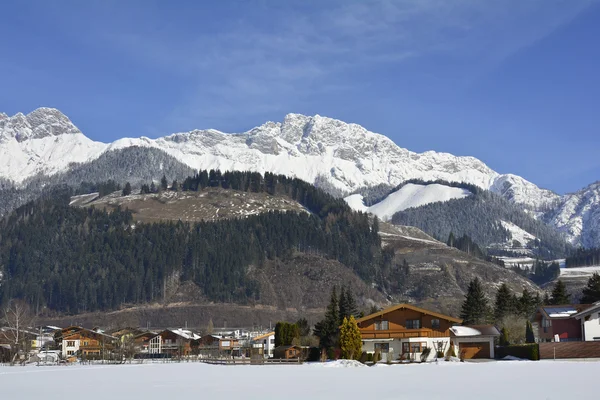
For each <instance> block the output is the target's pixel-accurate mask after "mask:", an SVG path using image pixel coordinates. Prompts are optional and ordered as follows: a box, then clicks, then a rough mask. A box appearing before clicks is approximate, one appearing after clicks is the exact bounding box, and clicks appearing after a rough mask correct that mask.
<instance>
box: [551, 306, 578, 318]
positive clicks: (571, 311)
mask: <svg viewBox="0 0 600 400" xmlns="http://www.w3.org/2000/svg"><path fill="white" fill-rule="evenodd" d="M544 311H545V312H546V314H548V317H549V318H570V317H571V316H573V315H575V314H577V308H575V307H573V306H562V307H544Z"/></svg>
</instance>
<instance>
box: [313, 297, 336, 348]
mask: <svg viewBox="0 0 600 400" xmlns="http://www.w3.org/2000/svg"><path fill="white" fill-rule="evenodd" d="M339 326H340V310H339V303H338V295H337V290H336V288H335V286H334V287H333V290H332V291H331V298H330V300H329V305H328V306H327V311H325V318H324V319H323V320H322V321H320V322H318V323H317V324H316V325H315V336H317V337H318V338H319V341H320V346H321V348H324V349H333V348H335V347H337V344H338V338H339Z"/></svg>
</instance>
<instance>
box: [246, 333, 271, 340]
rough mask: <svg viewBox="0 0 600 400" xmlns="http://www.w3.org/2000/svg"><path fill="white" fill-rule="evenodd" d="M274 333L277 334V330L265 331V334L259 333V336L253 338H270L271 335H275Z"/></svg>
mask: <svg viewBox="0 0 600 400" xmlns="http://www.w3.org/2000/svg"><path fill="white" fill-rule="evenodd" d="M274 334H275V332H269V333H264V334H262V335H259V336H256V337H253V338H252V340H261V339H266V338H268V337H269V336H273V335H274Z"/></svg>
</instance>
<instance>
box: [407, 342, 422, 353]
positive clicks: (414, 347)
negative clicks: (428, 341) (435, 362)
mask: <svg viewBox="0 0 600 400" xmlns="http://www.w3.org/2000/svg"><path fill="white" fill-rule="evenodd" d="M410 352H411V353H420V352H421V343H411V344H410Z"/></svg>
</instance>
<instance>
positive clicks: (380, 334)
mask: <svg viewBox="0 0 600 400" xmlns="http://www.w3.org/2000/svg"><path fill="white" fill-rule="evenodd" d="M360 333H361V335H362V338H363V339H404V338H411V337H447V336H449V334H447V333H445V332H440V331H434V330H431V329H427V328H421V329H388V330H383V331H372V330H368V331H366V330H361V331H360Z"/></svg>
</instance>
